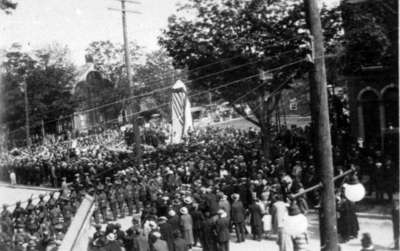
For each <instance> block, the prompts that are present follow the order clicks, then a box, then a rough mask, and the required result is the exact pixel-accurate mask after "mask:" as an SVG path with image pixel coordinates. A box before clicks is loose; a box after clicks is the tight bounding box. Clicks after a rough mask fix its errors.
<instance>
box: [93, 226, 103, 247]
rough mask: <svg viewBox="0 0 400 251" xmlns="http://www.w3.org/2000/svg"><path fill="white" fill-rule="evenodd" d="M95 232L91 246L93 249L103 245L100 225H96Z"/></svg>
mask: <svg viewBox="0 0 400 251" xmlns="http://www.w3.org/2000/svg"><path fill="white" fill-rule="evenodd" d="M95 228H96V232H95V233H94V234H93V238H92V246H93V248H94V250H100V248H101V247H103V246H104V245H105V243H104V237H105V236H104V231H102V230H101V225H99V224H98V225H96V226H95Z"/></svg>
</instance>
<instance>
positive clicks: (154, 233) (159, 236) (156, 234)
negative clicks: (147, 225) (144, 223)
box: [153, 232, 161, 238]
mask: <svg viewBox="0 0 400 251" xmlns="http://www.w3.org/2000/svg"><path fill="white" fill-rule="evenodd" d="M153 236H154V237H156V238H161V234H160V232H153Z"/></svg>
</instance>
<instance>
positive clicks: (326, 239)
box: [304, 0, 338, 251]
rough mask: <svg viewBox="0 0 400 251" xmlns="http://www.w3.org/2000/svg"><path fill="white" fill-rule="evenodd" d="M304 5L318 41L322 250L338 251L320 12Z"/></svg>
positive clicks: (310, 2) (315, 113)
mask: <svg viewBox="0 0 400 251" xmlns="http://www.w3.org/2000/svg"><path fill="white" fill-rule="evenodd" d="M304 5H305V10H306V16H307V22H308V25H309V29H310V32H311V35H312V36H313V38H314V64H313V67H312V69H311V71H310V75H309V77H310V96H311V118H312V130H313V145H314V160H315V164H316V166H317V167H319V175H320V178H321V183H322V193H321V207H322V208H321V214H322V215H321V218H320V231H321V234H323V238H321V250H323V251H338V236H337V226H336V203H335V190H334V189H335V188H334V181H333V158H332V144H331V132H330V125H329V108H328V93H327V85H326V71H325V59H324V44H323V35H322V28H321V19H320V11H319V9H318V6H317V0H304Z"/></svg>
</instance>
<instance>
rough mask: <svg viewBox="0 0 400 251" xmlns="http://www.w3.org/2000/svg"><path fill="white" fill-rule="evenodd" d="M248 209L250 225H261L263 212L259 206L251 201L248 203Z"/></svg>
mask: <svg viewBox="0 0 400 251" xmlns="http://www.w3.org/2000/svg"><path fill="white" fill-rule="evenodd" d="M249 211H250V224H251V225H252V226H261V225H262V217H263V214H262V210H261V208H260V206H259V205H257V204H255V203H253V204H251V205H250V207H249Z"/></svg>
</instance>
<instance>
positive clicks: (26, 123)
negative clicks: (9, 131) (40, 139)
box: [23, 80, 31, 148]
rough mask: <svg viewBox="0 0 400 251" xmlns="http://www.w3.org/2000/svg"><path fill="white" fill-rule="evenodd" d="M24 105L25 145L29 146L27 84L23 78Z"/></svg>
mask: <svg viewBox="0 0 400 251" xmlns="http://www.w3.org/2000/svg"><path fill="white" fill-rule="evenodd" d="M23 84H24V87H23V88H24V105H25V137H26V145H27V146H28V148H30V147H31V132H30V123H29V99H28V84H27V83H26V80H24V83H23Z"/></svg>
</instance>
